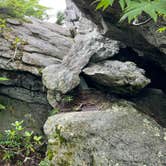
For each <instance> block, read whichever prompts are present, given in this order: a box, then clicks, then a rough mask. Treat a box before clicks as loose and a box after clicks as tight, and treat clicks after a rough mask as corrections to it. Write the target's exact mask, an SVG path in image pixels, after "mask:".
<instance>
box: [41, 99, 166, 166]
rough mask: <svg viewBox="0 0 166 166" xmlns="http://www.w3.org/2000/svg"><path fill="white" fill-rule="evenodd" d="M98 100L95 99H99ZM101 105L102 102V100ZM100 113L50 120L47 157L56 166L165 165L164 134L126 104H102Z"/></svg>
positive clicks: (106, 102)
mask: <svg viewBox="0 0 166 166" xmlns="http://www.w3.org/2000/svg"><path fill="white" fill-rule="evenodd" d="M99 98H100V96H98V99H99ZM101 101H102V100H101ZM100 104H101V105H102V104H103V107H102V108H101V111H90V112H89V111H88V112H73V113H65V114H59V115H55V116H52V117H49V118H48V120H47V122H46V124H45V126H44V130H45V133H46V134H47V136H48V150H47V155H48V156H47V157H48V159H49V161H50V164H52V165H55V166H60V165H67V166H82V165H89V166H95V165H102V166H108V165H110V166H113V165H120V166H125V165H126V166H133V165H136V166H138V165H161V166H162V165H165V164H166V131H165V130H164V129H162V128H161V127H159V125H157V124H156V122H154V121H153V120H152V119H151V118H149V117H148V116H145V115H143V114H141V113H139V112H138V111H137V110H136V109H135V108H134V107H133V105H132V103H128V102H126V101H118V102H116V101H105V102H104V103H101V102H100Z"/></svg>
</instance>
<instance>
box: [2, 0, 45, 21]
mask: <svg viewBox="0 0 166 166" xmlns="http://www.w3.org/2000/svg"><path fill="white" fill-rule="evenodd" d="M47 9H48V8H47V7H45V6H42V5H40V4H39V0H2V1H0V13H2V14H7V15H9V16H11V17H16V18H23V17H24V16H33V17H36V18H39V19H44V18H46V17H47V14H46V10H47Z"/></svg>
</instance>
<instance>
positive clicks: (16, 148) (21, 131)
mask: <svg viewBox="0 0 166 166" xmlns="http://www.w3.org/2000/svg"><path fill="white" fill-rule="evenodd" d="M42 145H43V143H42V136H37V135H35V134H34V133H33V131H26V130H25V128H24V127H23V121H16V122H14V123H12V124H11V129H9V130H5V132H4V134H0V156H1V157H2V158H1V161H2V160H3V161H4V163H12V164H15V163H16V164H17V165H18V163H19V164H20V165H21V163H22V164H23V162H24V163H26V161H28V162H29V161H34V160H36V157H38V158H39V157H40V156H41V155H40V154H39V148H40V147H41V146H42ZM34 158H35V159H34Z"/></svg>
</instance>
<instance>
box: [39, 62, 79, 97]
mask: <svg viewBox="0 0 166 166" xmlns="http://www.w3.org/2000/svg"><path fill="white" fill-rule="evenodd" d="M42 73H43V74H42V78H43V79H42V80H43V84H44V85H45V86H46V88H47V89H49V90H52V91H57V92H61V93H63V94H65V93H67V92H69V91H71V90H72V89H73V88H75V87H76V86H78V85H79V82H80V78H79V76H78V74H77V73H74V72H73V71H72V70H70V68H67V67H65V66H63V65H51V66H48V67H47V68H45V69H44V70H43V72H42Z"/></svg>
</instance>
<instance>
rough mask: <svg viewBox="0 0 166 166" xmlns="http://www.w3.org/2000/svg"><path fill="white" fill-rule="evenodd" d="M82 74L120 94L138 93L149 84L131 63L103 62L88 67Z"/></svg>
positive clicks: (143, 72) (143, 74) (142, 71)
mask: <svg viewBox="0 0 166 166" xmlns="http://www.w3.org/2000/svg"><path fill="white" fill-rule="evenodd" d="M83 72H84V73H85V74H86V75H87V76H89V77H90V78H91V79H92V80H94V81H95V82H97V83H98V84H101V85H104V86H106V87H110V89H111V90H112V91H113V92H115V93H120V94H130V93H135V92H138V91H139V90H141V89H143V88H144V87H145V86H146V85H148V84H149V83H150V80H149V79H148V78H146V77H145V71H144V70H143V69H140V68H138V67H137V66H136V64H135V63H133V62H120V61H104V62H101V63H97V64H92V65H90V66H89V67H87V68H85V69H84V70H83Z"/></svg>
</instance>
